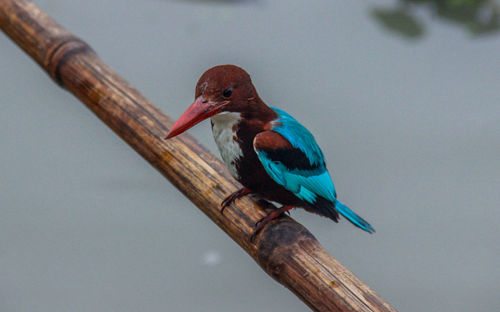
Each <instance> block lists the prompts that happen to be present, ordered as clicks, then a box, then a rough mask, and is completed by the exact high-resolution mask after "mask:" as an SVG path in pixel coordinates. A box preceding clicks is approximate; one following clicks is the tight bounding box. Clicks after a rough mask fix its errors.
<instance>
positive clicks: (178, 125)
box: [165, 95, 228, 139]
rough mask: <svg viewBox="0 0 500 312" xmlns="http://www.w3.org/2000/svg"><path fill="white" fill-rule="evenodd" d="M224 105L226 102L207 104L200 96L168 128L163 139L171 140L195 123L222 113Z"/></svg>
mask: <svg viewBox="0 0 500 312" xmlns="http://www.w3.org/2000/svg"><path fill="white" fill-rule="evenodd" d="M226 104H228V101H224V102H221V103H216V102H209V101H207V100H205V99H204V98H203V97H202V96H201V95H200V96H199V97H198V98H197V99H196V100H195V101H194V103H193V104H191V106H189V108H188V109H187V110H186V111H185V112H184V114H182V116H181V117H180V118H179V119H178V120H177V121H176V122H175V124H174V125H173V126H172V128H170V130H169V131H168V133H167V137H166V138H165V139H170V138H173V137H175V136H177V135H179V134H181V133H183V132H184V131H186V130H188V129H189V128H191V127H193V126H194V125H196V124H197V123H199V122H201V121H203V120H205V119H207V118H210V117H212V116H214V115H217V114H218V113H220V112H221V111H222V107H223V106H224V105H226Z"/></svg>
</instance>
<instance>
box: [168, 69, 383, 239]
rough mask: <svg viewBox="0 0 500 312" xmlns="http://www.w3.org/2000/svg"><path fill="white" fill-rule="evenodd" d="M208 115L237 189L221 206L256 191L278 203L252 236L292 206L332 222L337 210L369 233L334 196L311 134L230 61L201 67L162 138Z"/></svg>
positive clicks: (366, 226) (365, 224)
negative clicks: (190, 96)
mask: <svg viewBox="0 0 500 312" xmlns="http://www.w3.org/2000/svg"><path fill="white" fill-rule="evenodd" d="M207 118H210V119H211V123H212V132H213V135H214V138H215V142H216V143H217V147H218V148H219V151H220V153H221V156H222V159H223V160H224V162H225V164H226V166H227V167H228V169H229V171H230V173H231V175H232V176H233V177H234V178H235V179H236V180H238V181H239V182H240V183H241V184H242V185H243V188H241V189H240V190H238V191H236V192H235V193H233V194H231V195H229V196H228V197H227V198H226V199H225V200H224V201H223V202H222V204H221V206H222V210H221V211H223V210H224V208H226V207H227V206H228V205H230V204H231V203H232V202H233V201H234V200H236V199H237V198H239V197H242V196H244V195H248V194H251V193H252V194H257V195H259V196H261V197H263V198H264V199H266V200H269V201H274V202H277V203H280V204H281V205H283V206H282V207H281V208H280V209H277V210H274V211H272V212H271V213H269V214H268V215H267V216H266V217H264V218H263V219H262V220H260V221H259V222H258V223H257V224H256V229H255V232H254V235H256V234H257V233H258V232H259V231H260V230H261V229H262V228H263V227H264V226H265V225H266V224H267V223H268V222H270V221H271V220H273V219H274V218H276V217H278V216H279V215H280V214H282V213H283V212H285V211H288V210H290V209H291V208H293V207H301V208H304V209H305V210H307V211H309V212H313V213H316V214H319V215H321V216H325V217H328V218H330V219H332V220H333V221H335V222H338V219H339V213H340V214H341V215H343V216H344V217H345V218H346V219H347V220H349V221H350V222H351V223H352V224H354V225H355V226H357V227H359V228H361V229H363V230H365V231H367V232H369V233H373V232H375V230H374V228H373V227H372V226H371V225H370V224H369V223H368V222H366V221H365V220H364V219H363V218H361V217H360V216H358V215H357V214H356V213H354V212H353V211H352V210H350V209H349V208H348V207H347V206H345V205H344V204H342V203H341V202H340V201H338V200H337V194H336V192H335V187H334V186H333V182H332V179H331V178H330V175H329V173H328V171H327V169H326V165H325V159H324V157H323V153H322V152H321V150H320V148H319V146H318V145H317V144H316V141H315V140H314V137H313V136H312V134H311V133H310V132H309V131H308V130H307V129H306V128H305V127H304V126H302V125H301V124H300V123H299V122H297V121H296V120H295V119H294V118H293V117H292V116H290V115H288V114H287V113H286V112H284V111H282V110H281V109H277V108H273V107H269V106H267V105H266V104H265V103H264V102H263V101H262V100H261V99H260V97H259V95H258V94H257V91H256V90H255V87H254V86H253V84H252V81H251V79H250V76H249V75H248V74H247V72H245V71H244V70H243V69H241V68H239V67H237V66H234V65H220V66H215V67H212V68H210V69H209V70H207V71H206V72H205V73H204V74H203V75H202V76H201V77H200V79H199V81H198V84H197V85H196V91H195V101H194V103H193V104H192V105H191V106H190V107H189V108H188V109H187V110H186V112H184V114H183V115H182V116H181V117H180V118H179V120H177V122H176V123H175V124H174V125H173V126H172V128H171V129H170V131H169V132H168V134H167V137H166V138H167V139H169V138H173V137H175V136H176V135H179V134H181V133H183V132H184V131H186V130H188V129H189V128H191V127H193V126H194V125H196V124H197V123H199V122H201V121H203V120H205V119H207Z"/></svg>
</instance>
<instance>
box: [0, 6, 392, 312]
mask: <svg viewBox="0 0 500 312" xmlns="http://www.w3.org/2000/svg"><path fill="white" fill-rule="evenodd" d="M0 28H1V29H2V30H3V31H4V32H5V33H6V34H7V35H8V36H9V37H10V38H11V39H12V40H13V41H14V42H16V43H17V44H18V45H19V46H20V47H21V48H22V49H23V50H24V51H25V52H26V53H27V54H28V55H30V56H31V57H32V58H33V59H34V60H35V61H36V62H37V63H38V64H39V65H40V66H41V67H42V68H43V69H45V70H46V71H47V73H48V74H49V75H50V77H52V79H54V81H56V82H57V83H58V84H59V85H60V86H62V87H64V88H66V89H67V90H68V91H70V92H71V93H73V94H74V95H75V96H76V97H78V98H79V99H80V100H81V101H82V102H83V103H85V104H86V105H87V106H88V107H89V108H90V109H91V110H92V111H93V112H94V113H95V114H96V115H97V116H98V117H99V118H100V119H101V120H102V121H104V122H105V123H106V124H107V125H108V126H109V127H110V128H111V129H113V131H115V132H116V133H117V134H118V135H119V136H120V137H121V138H122V139H123V140H125V141H126V142H127V143H128V144H130V146H131V147H133V148H134V149H135V150H136V151H137V152H138V153H139V154H141V155H142V156H143V157H144V158H145V159H146V160H147V161H148V162H150V163H151V164H152V165H153V166H154V167H155V168H156V169H157V170H159V171H160V172H161V173H162V174H163V175H164V176H165V177H166V178H167V179H168V180H169V181H170V182H172V183H173V184H174V185H175V186H176V187H177V188H178V189H179V190H180V191H181V192H183V193H184V194H185V195H186V196H187V197H188V198H189V199H190V200H191V201H192V202H193V203H194V204H195V205H196V206H197V207H198V208H200V209H201V210H202V211H203V212H204V213H205V214H206V215H207V216H208V217H209V218H210V219H212V220H213V221H214V222H215V223H216V224H217V225H218V226H219V227H220V228H222V229H223V230H224V231H225V232H226V233H227V234H228V235H229V236H231V238H233V240H234V241H236V242H237V243H238V244H239V245H240V246H241V247H242V248H243V249H244V250H245V251H246V252H247V253H248V254H249V255H250V256H251V257H252V258H254V259H255V261H257V263H259V265H260V266H261V267H262V268H263V269H264V270H265V271H266V272H267V273H268V274H269V275H270V276H271V277H273V278H274V279H276V280H277V281H278V282H280V283H281V284H283V285H284V286H286V287H288V288H289V289H290V290H291V291H292V292H293V293H295V294H296V295H297V296H298V297H299V298H300V299H301V300H302V301H304V302H305V303H306V304H307V305H308V306H309V307H310V308H311V309H313V310H315V311H395V310H394V309H393V308H392V307H391V306H390V305H389V304H388V303H386V302H385V301H384V300H383V299H382V298H381V297H379V296H378V295H377V294H376V293H375V292H374V291H373V290H371V289H370V288H369V287H368V286H366V285H365V284H364V283H363V282H362V281H360V280H359V279H358V278H357V277H356V276H354V274H353V273H351V272H350V271H349V270H348V269H346V268H345V267H344V266H343V265H342V264H341V263H339V262H338V261H337V260H336V259H335V258H334V257H332V256H331V255H330V254H328V253H327V252H326V251H325V249H324V248H323V247H322V246H321V245H320V244H319V243H318V241H317V240H316V239H315V238H314V236H313V235H312V234H311V233H310V232H309V231H308V230H307V229H305V228H304V227H303V226H302V225H300V224H298V223H297V222H295V221H293V220H292V219H291V218H289V217H284V218H279V219H278V220H276V221H274V222H273V223H272V224H270V225H269V226H267V227H266V228H265V229H264V230H263V231H262V233H261V234H259V235H258V236H257V239H256V242H255V244H253V243H251V242H250V241H249V237H250V235H251V234H252V232H253V228H254V224H255V222H256V221H257V220H259V219H260V218H261V217H263V216H264V215H265V211H264V210H263V207H262V205H259V204H257V203H255V202H252V201H250V200H249V199H242V200H239V201H238V202H237V203H236V204H234V205H232V206H231V207H228V208H227V209H226V210H225V213H224V215H221V214H220V212H219V209H220V203H221V201H222V200H223V199H224V197H225V196H227V195H228V194H229V193H231V192H233V191H235V190H236V189H237V188H238V185H237V183H236V182H235V181H234V180H233V179H232V178H231V177H230V176H229V174H228V173H227V170H226V168H225V167H224V165H223V164H222V163H221V162H220V161H219V160H218V159H217V158H216V157H215V156H213V155H212V154H211V153H209V152H208V151H207V150H206V149H205V148H204V147H202V146H201V145H199V144H198V143H197V142H196V141H195V140H194V139H193V138H192V137H191V136H189V135H181V136H179V137H178V138H177V139H173V140H169V141H165V140H164V139H163V138H164V137H165V134H166V133H167V130H168V127H170V126H171V125H172V120H171V119H170V118H168V117H167V116H166V115H165V114H163V113H162V112H161V111H160V110H159V109H158V108H157V107H156V106H155V105H154V104H153V103H151V102H150V101H149V100H147V99H146V98H145V97H144V96H143V95H141V94H140V93H139V92H138V91H137V90H136V89H134V88H133V87H132V86H131V85H130V84H129V83H127V82H126V81H125V80H124V79H123V78H121V77H120V76H118V75H117V74H116V73H115V72H114V71H113V70H111V68H109V67H108V66H107V65H106V64H104V63H103V62H102V61H101V59H99V58H98V57H97V55H96V53H95V52H94V51H93V50H92V49H91V48H90V47H89V45H87V44H86V43H85V42H83V41H82V40H80V39H78V38H77V37H75V36H73V35H72V34H70V33H69V32H68V31H66V30H65V29H64V28H62V27H61V26H60V25H58V24H57V23H56V22H55V21H54V20H53V19H52V18H50V17H49V16H48V15H47V14H46V13H44V12H42V11H41V10H40V8H38V7H37V6H36V5H35V4H34V3H33V2H32V1H29V0H18V1H16V0H0Z"/></svg>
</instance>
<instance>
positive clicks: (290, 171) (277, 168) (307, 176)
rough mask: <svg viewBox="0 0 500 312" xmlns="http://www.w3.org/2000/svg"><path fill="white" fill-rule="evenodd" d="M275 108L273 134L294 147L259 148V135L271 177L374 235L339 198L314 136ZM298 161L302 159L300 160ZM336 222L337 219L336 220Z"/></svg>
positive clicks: (263, 160)
mask: <svg viewBox="0 0 500 312" xmlns="http://www.w3.org/2000/svg"><path fill="white" fill-rule="evenodd" d="M273 109H274V111H276V113H277V114H278V118H277V120H276V122H275V123H274V125H273V126H272V127H271V132H275V133H278V134H280V135H281V136H282V137H283V138H284V139H286V140H287V141H288V142H289V143H290V144H291V145H292V148H290V149H286V150H283V149H281V150H276V149H273V148H272V147H269V148H258V147H257V146H256V145H259V144H256V142H255V140H258V136H257V137H256V139H255V140H254V148H255V151H256V152H257V155H258V157H259V160H260V161H261V163H262V165H263V166H264V168H265V170H266V172H267V173H268V174H269V176H270V177H271V178H272V179H273V180H274V181H275V182H276V183H278V184H280V185H282V186H283V187H284V188H286V189H287V190H289V191H290V192H292V193H294V195H295V196H297V197H298V198H300V199H302V200H304V201H306V202H308V203H310V204H311V205H313V206H314V205H315V204H317V203H318V202H319V200H320V198H319V197H322V198H323V199H325V200H327V201H328V202H331V208H330V207H329V205H328V207H327V209H328V210H330V209H331V210H332V211H331V212H329V213H327V215H331V216H335V215H336V212H335V210H337V211H338V212H340V213H341V214H342V215H343V216H344V217H346V218H347V219H348V220H349V221H350V222H352V223H353V224H354V225H356V226H358V227H360V228H361V229H363V230H365V231H367V232H370V233H372V232H374V231H375V230H374V229H373V228H372V227H371V225H370V224H369V223H368V222H366V221H365V220H363V219H362V218H361V217H360V216H358V215H357V214H356V213H354V212H353V211H352V210H350V209H349V208H348V207H347V206H345V205H344V204H342V203H341V202H339V201H338V200H337V199H336V197H337V195H336V193H335V187H334V185H333V182H332V179H331V178H330V175H329V173H328V171H327V170H326V166H325V160H324V157H323V153H322V152H321V150H320V148H319V146H318V144H317V143H316V141H315V140H314V137H313V136H312V134H311V133H310V132H309V131H308V130H307V129H306V128H305V127H304V126H302V125H301V124H300V123H299V122H298V121H296V120H295V119H294V118H293V117H292V116H290V115H289V114H287V113H286V112H284V111H282V110H280V109H277V108H273ZM278 137H279V136H278ZM281 140H283V139H281ZM297 150H299V151H300V152H297ZM304 155H305V158H306V159H304ZM297 158H301V159H302V160H297ZM323 199H321V201H322V202H324V200H323ZM333 219H334V220H336V219H335V217H333Z"/></svg>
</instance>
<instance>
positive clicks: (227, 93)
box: [222, 88, 233, 98]
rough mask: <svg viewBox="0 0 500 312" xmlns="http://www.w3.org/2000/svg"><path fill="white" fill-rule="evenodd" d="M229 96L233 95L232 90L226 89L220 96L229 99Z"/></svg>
mask: <svg viewBox="0 0 500 312" xmlns="http://www.w3.org/2000/svg"><path fill="white" fill-rule="evenodd" d="M231 94H233V88H227V89H226V90H224V92H223V93H222V95H223V96H224V97H226V98H228V97H230V96H231Z"/></svg>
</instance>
